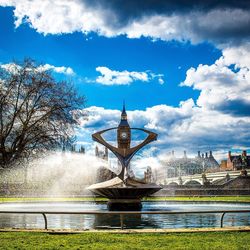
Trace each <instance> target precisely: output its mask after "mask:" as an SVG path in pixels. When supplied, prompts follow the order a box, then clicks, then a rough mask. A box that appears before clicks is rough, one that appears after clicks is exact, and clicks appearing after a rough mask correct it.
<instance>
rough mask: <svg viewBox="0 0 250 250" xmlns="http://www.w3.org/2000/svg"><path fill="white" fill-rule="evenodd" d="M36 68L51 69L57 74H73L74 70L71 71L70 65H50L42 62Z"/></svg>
mask: <svg viewBox="0 0 250 250" xmlns="http://www.w3.org/2000/svg"><path fill="white" fill-rule="evenodd" d="M38 70H52V71H54V72H56V73H59V74H65V75H74V74H75V72H74V71H73V69H72V68H70V67H65V66H61V67H56V66H54V65H50V64H47V63H46V64H44V65H41V66H39V67H38Z"/></svg>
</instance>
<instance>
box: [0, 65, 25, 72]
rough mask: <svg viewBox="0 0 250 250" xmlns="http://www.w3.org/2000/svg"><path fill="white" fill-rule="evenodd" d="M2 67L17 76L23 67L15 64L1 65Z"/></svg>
mask: <svg viewBox="0 0 250 250" xmlns="http://www.w3.org/2000/svg"><path fill="white" fill-rule="evenodd" d="M0 67H1V68H2V69H4V70H6V71H8V72H10V73H11V74H17V73H18V71H19V70H20V69H21V66H19V65H17V64H15V63H6V64H0Z"/></svg>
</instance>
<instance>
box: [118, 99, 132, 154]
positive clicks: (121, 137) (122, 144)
mask: <svg viewBox="0 0 250 250" xmlns="http://www.w3.org/2000/svg"><path fill="white" fill-rule="evenodd" d="M130 142H131V130H130V126H129V124H128V120H127V113H126V109H125V104H124V103H123V109H122V113H121V121H120V124H119V126H118V129H117V143H118V148H122V149H128V148H130Z"/></svg>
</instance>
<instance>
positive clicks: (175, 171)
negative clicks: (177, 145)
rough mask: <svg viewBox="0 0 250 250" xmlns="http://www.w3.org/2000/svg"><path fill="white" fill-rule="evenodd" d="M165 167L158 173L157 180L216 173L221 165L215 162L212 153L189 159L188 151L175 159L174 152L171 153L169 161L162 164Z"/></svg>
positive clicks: (199, 154)
mask: <svg viewBox="0 0 250 250" xmlns="http://www.w3.org/2000/svg"><path fill="white" fill-rule="evenodd" d="M161 163H162V165H163V167H162V168H161V169H158V170H157V171H156V177H157V180H159V179H165V178H171V177H178V176H185V175H193V174H201V173H205V172H215V171H218V170H219V167H220V165H219V164H218V162H217V161H216V160H215V158H214V156H213V153H212V151H210V152H209V154H208V153H205V154H201V153H200V151H198V154H197V156H196V157H194V158H189V157H188V156H187V153H186V151H184V154H183V157H180V158H177V157H175V154H174V151H172V152H171V156H170V157H168V159H167V160H165V161H162V162H161Z"/></svg>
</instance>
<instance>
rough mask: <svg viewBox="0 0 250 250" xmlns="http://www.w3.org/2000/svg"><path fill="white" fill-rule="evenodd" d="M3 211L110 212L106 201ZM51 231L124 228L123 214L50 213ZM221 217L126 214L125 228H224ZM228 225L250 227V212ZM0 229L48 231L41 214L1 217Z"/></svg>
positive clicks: (232, 216)
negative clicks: (120, 215) (38, 229)
mask: <svg viewBox="0 0 250 250" xmlns="http://www.w3.org/2000/svg"><path fill="white" fill-rule="evenodd" d="M142 206H143V207H142V211H207V210H209V211H210V210H211V211H216V210H217V211H219V210H250V203H228V202H170V201H166V202H162V201H159V202H148V201H145V202H142ZM0 211H44V212H46V211H47V212H48V211H61V212H84V211H107V205H106V203H105V202H18V203H0ZM47 218H48V228H49V229H75V230H83V229H115V228H120V217H119V215H102V214H99V215H71V214H66V215H57V214H48V215H47ZM220 218H221V214H180V215H177V214H171V215H167V214H165V215H163V214H142V215H125V217H124V225H125V226H124V227H125V228H136V229H141V228H145V229H146V228H200V227H220ZM224 226H250V213H227V214H226V215H225V217H224ZM0 228H27V229H33V228H44V219H43V217H42V215H40V214H35V215H34V214H0Z"/></svg>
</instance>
